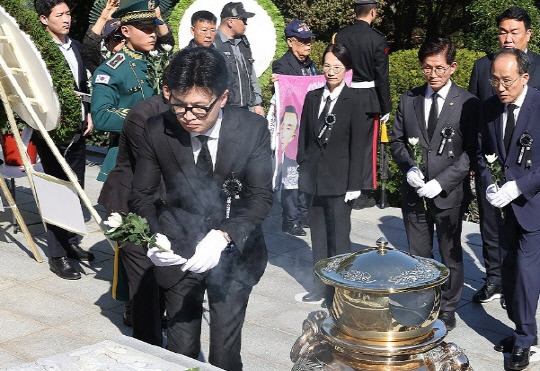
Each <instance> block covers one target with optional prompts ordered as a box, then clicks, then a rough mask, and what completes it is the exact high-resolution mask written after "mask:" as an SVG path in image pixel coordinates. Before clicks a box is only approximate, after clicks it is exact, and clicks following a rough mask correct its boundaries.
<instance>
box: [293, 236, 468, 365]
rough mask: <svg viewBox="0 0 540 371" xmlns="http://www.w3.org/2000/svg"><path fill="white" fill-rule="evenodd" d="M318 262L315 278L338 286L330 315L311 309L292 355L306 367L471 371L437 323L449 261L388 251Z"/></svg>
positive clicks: (382, 246)
mask: <svg viewBox="0 0 540 371" xmlns="http://www.w3.org/2000/svg"><path fill="white" fill-rule="evenodd" d="M377 246H378V247H373V248H368V249H365V250H362V251H358V252H354V253H351V254H345V255H339V256H335V257H332V258H329V259H324V260H321V261H319V262H318V263H317V264H316V265H315V268H314V272H315V274H316V275H317V276H318V277H319V278H320V279H321V280H322V281H323V282H324V283H326V284H328V285H331V286H334V288H335V296H334V302H333V304H332V307H331V308H330V310H329V312H330V316H328V314H327V313H326V312H325V311H318V312H312V313H310V314H309V316H308V318H307V319H306V320H305V321H304V324H303V334H302V336H300V337H299V338H298V340H297V341H296V343H295V344H294V346H293V348H292V350H291V359H292V361H293V362H295V365H294V366H293V370H294V371H299V370H344V371H346V370H418V371H420V370H422V371H440V370H441V371H442V370H444V371H451V370H472V368H471V367H470V366H469V362H468V359H467V357H466V356H465V355H464V354H463V352H462V351H461V350H460V349H459V348H458V347H457V346H456V345H455V344H453V343H448V344H447V343H445V342H444V341H443V339H444V337H445V336H446V333H447V332H446V327H445V325H444V323H443V322H442V321H440V320H438V319H437V316H438V314H439V310H440V302H441V288H440V286H441V285H442V284H443V283H444V282H445V281H446V280H447V279H448V276H449V270H448V268H446V267H445V266H444V265H443V264H441V263H439V262H437V261H435V260H432V259H426V258H421V257H416V256H413V255H410V254H408V253H405V252H403V251H400V250H397V249H394V248H392V247H389V246H388V242H387V241H386V240H385V239H384V238H380V239H379V240H378V241H377Z"/></svg>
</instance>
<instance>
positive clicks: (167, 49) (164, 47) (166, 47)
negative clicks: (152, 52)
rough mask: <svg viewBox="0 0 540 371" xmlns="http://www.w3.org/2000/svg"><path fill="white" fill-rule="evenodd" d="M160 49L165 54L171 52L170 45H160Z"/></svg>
mask: <svg viewBox="0 0 540 371" xmlns="http://www.w3.org/2000/svg"><path fill="white" fill-rule="evenodd" d="M161 48H162V49H163V50H165V51H166V52H170V51H171V50H172V45H169V44H163V45H161Z"/></svg>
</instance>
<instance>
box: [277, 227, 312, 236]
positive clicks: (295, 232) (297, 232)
mask: <svg viewBox="0 0 540 371" xmlns="http://www.w3.org/2000/svg"><path fill="white" fill-rule="evenodd" d="M283 232H285V233H288V234H290V235H291V236H305V235H306V231H304V229H303V228H302V227H300V225H298V224H293V225H290V226H288V227H285V228H283Z"/></svg>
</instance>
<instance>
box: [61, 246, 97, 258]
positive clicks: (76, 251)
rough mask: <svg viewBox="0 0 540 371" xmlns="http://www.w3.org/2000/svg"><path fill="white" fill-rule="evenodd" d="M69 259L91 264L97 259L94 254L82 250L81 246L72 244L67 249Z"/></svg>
mask: <svg viewBox="0 0 540 371" xmlns="http://www.w3.org/2000/svg"><path fill="white" fill-rule="evenodd" d="M66 253H67V257H68V258H71V259H75V260H81V261H86V262H90V261H92V260H94V259H95V256H94V254H92V253H91V252H88V251H86V250H83V249H81V247H80V246H79V245H75V244H70V245H69V246H68V247H67V248H66Z"/></svg>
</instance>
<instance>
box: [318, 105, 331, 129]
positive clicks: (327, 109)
mask: <svg viewBox="0 0 540 371" xmlns="http://www.w3.org/2000/svg"><path fill="white" fill-rule="evenodd" d="M331 103H332V98H330V96H328V97H326V103H325V104H324V108H323V110H322V112H321V115H320V116H319V132H320V131H321V130H322V128H323V126H324V120H325V119H326V116H328V113H330V104H331Z"/></svg>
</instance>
